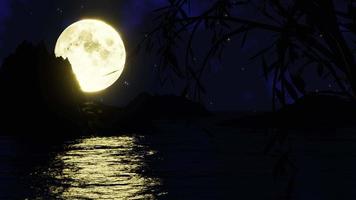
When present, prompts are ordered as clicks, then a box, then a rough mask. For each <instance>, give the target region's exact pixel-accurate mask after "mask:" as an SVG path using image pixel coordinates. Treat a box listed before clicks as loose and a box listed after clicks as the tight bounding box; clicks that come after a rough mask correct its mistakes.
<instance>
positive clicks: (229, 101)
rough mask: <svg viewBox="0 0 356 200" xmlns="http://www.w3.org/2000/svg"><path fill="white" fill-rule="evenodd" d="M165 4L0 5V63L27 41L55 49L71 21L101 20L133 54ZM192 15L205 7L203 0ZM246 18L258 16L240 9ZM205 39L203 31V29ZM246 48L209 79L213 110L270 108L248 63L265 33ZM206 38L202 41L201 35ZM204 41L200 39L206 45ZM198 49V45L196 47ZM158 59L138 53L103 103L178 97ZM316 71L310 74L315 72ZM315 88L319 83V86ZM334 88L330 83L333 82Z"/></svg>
mask: <svg viewBox="0 0 356 200" xmlns="http://www.w3.org/2000/svg"><path fill="white" fill-rule="evenodd" d="M165 2H166V0H120V1H118V0H74V1H73V0H51V1H44V0H1V1H0V59H1V60H2V59H3V58H4V57H6V56H8V55H9V54H10V53H11V52H12V51H14V49H15V48H16V46H17V45H18V44H20V43H21V42H22V41H23V40H28V41H31V42H39V41H42V40H43V41H45V43H46V44H47V45H48V47H49V50H50V51H53V48H54V45H55V42H56V40H57V38H58V36H59V35H60V33H61V32H62V31H63V30H64V29H65V28H66V27H67V26H68V25H70V24H71V23H73V22H75V21H77V20H80V19H83V18H97V19H101V20H104V21H106V22H108V23H109V24H111V25H113V26H114V27H115V28H116V29H117V30H119V31H120V33H121V35H122V37H123V39H124V42H125V45H126V48H127V50H128V51H129V52H130V51H131V50H132V49H133V48H134V47H135V46H136V45H137V44H138V42H139V41H140V39H141V38H142V37H143V36H144V32H145V31H147V30H149V28H150V26H149V25H150V24H152V13H151V11H152V10H153V9H155V8H157V7H159V6H162V5H164V4H165ZM197 2H198V3H197V4H196V5H194V6H193V9H192V10H193V11H192V14H195V12H196V13H198V12H199V11H200V10H202V9H203V8H204V6H206V5H207V1H203V0H200V3H199V1H197ZM240 12H243V14H244V15H245V17H250V16H251V17H252V16H254V13H253V12H251V11H249V10H241V11H240ZM201 32H202V33H201V34H202V36H203V35H204V32H203V30H202V31H201ZM253 34H254V35H253V37H252V39H250V40H249V42H248V44H247V45H246V46H245V47H244V48H240V43H239V41H238V40H234V38H232V41H231V44H230V45H229V46H228V47H227V49H226V53H225V55H224V61H223V63H221V64H219V65H218V66H216V67H215V68H214V69H213V70H212V71H211V73H210V74H208V76H207V77H206V79H205V85H206V87H207V91H208V93H207V96H206V97H205V103H206V105H207V107H208V108H210V109H212V110H225V111H227V110H247V111H255V110H269V109H270V108H271V94H270V87H269V86H268V85H269V84H268V81H266V80H265V79H264V78H263V76H262V73H261V66H260V65H261V64H260V62H252V63H251V61H250V60H249V59H248V58H249V56H251V54H253V53H254V52H255V49H256V47H261V46H265V45H266V40H265V38H266V35H264V34H263V33H253ZM202 38H204V37H202ZM203 42H205V41H201V43H203ZM198 45H199V43H198ZM154 66H155V60H154V59H152V58H150V57H149V56H148V55H144V54H140V55H137V56H136V57H135V61H134V62H129V63H128V64H127V65H126V68H125V71H124V73H123V75H122V76H121V77H120V79H119V80H118V82H117V83H116V84H115V85H114V86H112V87H111V88H110V89H108V90H107V91H106V92H105V95H104V96H103V97H102V99H103V101H104V102H106V103H109V104H115V105H125V104H126V103H127V102H128V101H129V100H131V99H133V98H134V97H135V96H136V95H137V94H139V93H140V92H142V91H149V92H151V93H153V94H155V93H157V94H166V93H177V92H178V90H177V89H174V88H172V87H171V86H169V85H168V86H166V87H165V88H161V87H160V85H159V82H158V81H157V80H156V76H155V73H156V72H155V69H154ZM311 73H312V72H311ZM316 85H317V84H316ZM329 85H330V84H329Z"/></svg>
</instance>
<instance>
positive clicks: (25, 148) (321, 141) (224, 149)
mask: <svg viewBox="0 0 356 200" xmlns="http://www.w3.org/2000/svg"><path fill="white" fill-rule="evenodd" d="M118 135H120V134H118ZM268 141H269V136H268V134H266V132H264V131H257V130H241V129H240V130H237V129H229V128H211V129H209V130H204V129H203V128H201V127H194V126H189V125H187V126H185V125H184V126H182V125H178V126H177V125H172V124H166V125H164V124H162V126H161V128H160V131H159V132H157V133H156V134H152V135H146V136H140V135H137V134H124V135H120V136H114V137H99V136H91V137H84V138H76V139H71V140H66V141H59V142H54V143H53V144H44V143H43V142H36V141H24V140H19V139H14V138H11V137H1V138H0V199H184V200H186V199H217V200H219V199H286V198H287V197H288V195H287V193H288V192H286V191H289V190H290V191H289V194H290V197H291V199H301V200H308V199H311V200H317V199H323V200H324V199H356V173H355V172H354V171H355V169H356V168H355V167H356V135H355V134H353V133H352V132H351V131H345V130H344V131H343V134H338V135H337V136H336V135H324V136H320V135H314V136H313V135H308V136H305V134H304V135H298V134H297V135H294V136H291V137H290V139H289V140H288V142H286V144H284V145H280V146H279V147H278V148H276V149H275V151H274V153H271V154H265V153H263V149H264V147H265V145H266V143H267V142H268ZM287 143H288V144H287ZM286 149H287V151H285V150H286ZM288 149H289V150H288ZM280 152H282V153H280ZM283 152H290V156H289V157H290V160H291V162H293V164H292V165H293V166H294V167H295V169H294V167H291V166H292V165H281V166H282V167H278V166H279V165H278V163H280V162H279V161H280V160H281V156H280V155H281V154H283ZM288 162H289V161H288ZM276 166H277V167H276ZM283 166H285V169H283ZM280 168H282V169H280ZM290 169H293V170H292V171H293V173H291V172H289V170H290ZM290 174H295V175H294V176H292V177H293V178H290V177H291V176H290Z"/></svg>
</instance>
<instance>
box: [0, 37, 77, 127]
mask: <svg viewBox="0 0 356 200" xmlns="http://www.w3.org/2000/svg"><path fill="white" fill-rule="evenodd" d="M0 92H1V98H0V107H1V121H0V123H1V128H2V129H6V131H8V132H15V133H23V134H24V133H27V131H31V132H34V131H37V133H40V132H41V130H43V129H46V127H48V128H49V129H50V130H51V133H55V132H57V131H59V132H60V131H61V130H65V131H69V132H70V131H71V130H74V131H77V130H78V129H77V128H75V127H76V126H77V125H78V124H79V123H80V116H79V115H80V113H79V109H78V108H79V105H80V104H81V103H82V102H83V100H84V96H83V94H82V92H81V90H80V88H79V84H78V82H77V81H76V79H75V76H74V74H73V72H72V70H71V68H70V64H69V62H68V61H64V60H63V59H61V58H56V57H55V56H54V55H53V53H49V52H48V51H47V49H46V47H45V45H44V44H39V45H33V44H31V43H28V42H23V43H22V44H20V45H19V46H18V47H17V49H16V50H15V52H14V53H13V54H12V55H10V56H9V57H7V58H5V59H4V62H3V64H2V67H1V68H0ZM75 124H77V125H75ZM23 131H25V132H23ZM47 134H49V133H47ZM61 134H64V133H61ZM78 134H79V132H78Z"/></svg>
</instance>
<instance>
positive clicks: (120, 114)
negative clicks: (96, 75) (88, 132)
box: [84, 93, 209, 131]
mask: <svg viewBox="0 0 356 200" xmlns="http://www.w3.org/2000/svg"><path fill="white" fill-rule="evenodd" d="M84 110H85V113H87V114H88V119H90V121H91V122H92V123H93V124H95V125H94V128H98V129H105V130H111V131H117V130H140V131H142V130H151V128H152V122H153V121H155V120H182V119H191V118H198V117H203V116H207V115H209V112H208V111H207V110H206V109H205V108H204V106H202V105H201V104H199V103H196V102H193V101H190V100H188V99H186V98H184V97H180V96H174V95H150V94H148V93H141V94H139V95H138V96H137V97H136V98H134V99H133V100H132V101H131V102H130V103H129V104H128V105H127V106H125V107H123V108H117V107H112V106H107V105H103V104H101V103H98V102H87V103H86V107H85V108H84Z"/></svg>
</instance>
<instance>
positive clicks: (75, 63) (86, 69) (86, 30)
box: [54, 19, 126, 92]
mask: <svg viewBox="0 0 356 200" xmlns="http://www.w3.org/2000/svg"><path fill="white" fill-rule="evenodd" d="M54 52H55V55H56V56H57V57H62V58H64V59H67V58H68V60H69V62H70V64H71V65H72V69H73V72H74V74H75V75H76V77H77V80H78V82H79V85H80V87H81V89H82V90H83V91H84V92H98V91H101V90H104V89H106V88H107V87H109V86H111V85H112V84H114V83H115V81H116V80H117V79H118V78H119V77H120V75H121V73H122V71H123V69H124V66H125V61H126V51H125V46H124V43H123V41H122V39H121V37H120V35H119V33H118V32H117V31H116V30H115V29H114V28H113V27H111V26H110V25H108V24H106V23H105V22H103V21H100V20H94V19H85V20H81V21H78V22H75V23H74V24H72V25H70V26H69V27H68V28H66V29H65V30H64V31H63V32H62V34H61V35H60V36H59V38H58V40H57V44H56V47H55V50H54Z"/></svg>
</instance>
